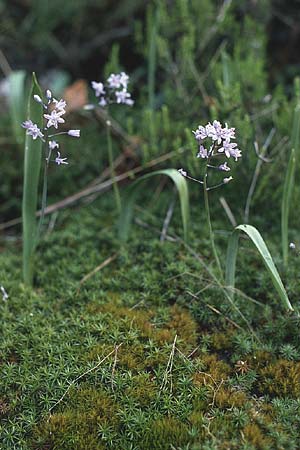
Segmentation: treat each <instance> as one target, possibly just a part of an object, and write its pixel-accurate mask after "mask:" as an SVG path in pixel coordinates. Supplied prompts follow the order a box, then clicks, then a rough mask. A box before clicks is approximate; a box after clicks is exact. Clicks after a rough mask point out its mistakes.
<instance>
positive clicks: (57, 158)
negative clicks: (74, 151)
mask: <svg viewBox="0 0 300 450" xmlns="http://www.w3.org/2000/svg"><path fill="white" fill-rule="evenodd" d="M66 159H67V158H61V157H60V153H59V152H57V157H56V158H55V162H56V164H57V165H58V166H60V165H61V164H69V163H67V162H66Z"/></svg>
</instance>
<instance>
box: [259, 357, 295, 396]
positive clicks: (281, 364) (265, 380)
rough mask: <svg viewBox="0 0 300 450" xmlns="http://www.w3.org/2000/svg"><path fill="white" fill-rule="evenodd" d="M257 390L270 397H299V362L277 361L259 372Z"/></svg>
mask: <svg viewBox="0 0 300 450" xmlns="http://www.w3.org/2000/svg"><path fill="white" fill-rule="evenodd" d="M259 374H260V382H259V389H260V392H261V393H268V394H269V395H271V396H275V397H283V396H289V397H294V398H298V397H299V396H300V362H293V361H287V360H285V359H279V360H278V361H276V362H274V363H272V364H269V365H268V366H267V367H264V368H262V369H261V370H260V372H259Z"/></svg>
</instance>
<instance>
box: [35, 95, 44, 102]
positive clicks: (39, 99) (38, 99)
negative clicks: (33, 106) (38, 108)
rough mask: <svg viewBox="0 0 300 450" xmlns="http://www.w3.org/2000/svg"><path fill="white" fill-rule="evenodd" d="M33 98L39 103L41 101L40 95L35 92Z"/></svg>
mask: <svg viewBox="0 0 300 450" xmlns="http://www.w3.org/2000/svg"><path fill="white" fill-rule="evenodd" d="M33 98H34V100H35V101H36V102H37V103H41V104H42V103H43V100H42V99H41V97H40V96H39V95H37V94H35V95H34V96H33Z"/></svg>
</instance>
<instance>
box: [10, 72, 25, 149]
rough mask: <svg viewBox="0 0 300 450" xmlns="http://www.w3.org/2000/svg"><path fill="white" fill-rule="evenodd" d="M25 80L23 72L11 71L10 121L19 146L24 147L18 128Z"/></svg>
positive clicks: (21, 116) (21, 112)
mask: <svg viewBox="0 0 300 450" xmlns="http://www.w3.org/2000/svg"><path fill="white" fill-rule="evenodd" d="M25 78H26V72H25V71H24V70H16V71H13V72H12V73H11V74H10V75H9V77H8V82H9V93H10V95H9V107H10V115H11V121H12V129H13V133H14V136H15V139H16V142H17V143H18V144H19V145H24V133H23V131H22V128H21V127H20V123H21V122H22V121H23V118H24V114H25V94H24V92H25V87H24V84H25Z"/></svg>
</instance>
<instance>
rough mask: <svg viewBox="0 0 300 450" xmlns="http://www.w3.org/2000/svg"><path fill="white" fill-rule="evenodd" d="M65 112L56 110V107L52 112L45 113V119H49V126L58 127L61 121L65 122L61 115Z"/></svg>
mask: <svg viewBox="0 0 300 450" xmlns="http://www.w3.org/2000/svg"><path fill="white" fill-rule="evenodd" d="M62 114H64V112H63V111H56V109H54V110H53V111H51V114H44V117H45V119H47V120H48V122H47V128H50V127H52V126H53V127H54V128H58V124H59V123H64V122H65V121H64V119H63V118H62V117H61V115H62Z"/></svg>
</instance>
